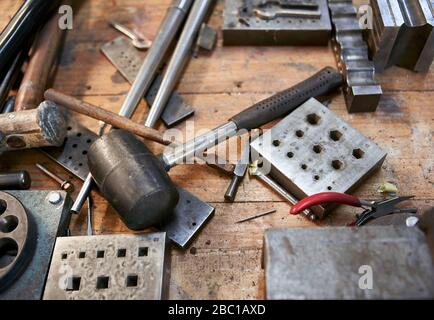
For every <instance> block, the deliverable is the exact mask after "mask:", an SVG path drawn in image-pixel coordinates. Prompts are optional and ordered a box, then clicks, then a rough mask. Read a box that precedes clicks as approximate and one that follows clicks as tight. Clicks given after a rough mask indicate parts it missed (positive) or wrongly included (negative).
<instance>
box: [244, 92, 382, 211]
mask: <svg viewBox="0 0 434 320" xmlns="http://www.w3.org/2000/svg"><path fill="white" fill-rule="evenodd" d="M251 147H252V149H253V150H254V151H255V152H256V153H258V154H259V155H260V157H262V163H263V166H262V169H261V171H263V172H265V171H266V170H268V169H269V171H270V175H271V176H272V177H273V178H274V179H275V180H276V181H277V182H278V183H279V184H280V185H281V186H282V187H284V188H285V189H286V190H288V191H289V192H290V193H291V194H293V195H294V196H295V197H296V198H297V199H299V200H300V199H303V198H304V197H306V196H312V195H314V194H317V193H320V192H327V191H333V192H341V193H346V192H351V191H352V190H353V189H354V188H356V187H357V186H358V184H360V183H361V182H362V181H363V180H364V179H365V178H367V177H368V176H369V175H370V174H371V173H372V172H373V171H374V170H375V169H376V168H379V167H381V164H382V163H383V161H384V159H385V157H386V153H385V152H384V151H383V150H382V149H381V148H380V147H379V146H378V145H377V144H376V143H374V142H373V141H372V140H370V139H368V138H367V137H365V136H364V135H363V134H361V133H360V132H359V131H357V130H356V129H354V128H353V127H351V126H350V125H349V124H348V123H346V122H345V121H343V120H342V119H341V118H339V117H338V116H337V115H336V114H335V113H333V112H332V111H330V110H329V109H328V108H327V107H325V106H324V105H323V104H321V103H320V102H319V101H318V100H316V99H314V98H312V99H310V100H308V101H307V102H306V103H304V104H302V105H301V106H300V107H298V108H297V109H296V110H295V111H293V112H292V113H291V114H290V115H288V116H287V117H285V118H284V119H283V120H281V121H280V122H279V123H278V124H277V125H275V126H274V127H273V128H271V130H269V131H268V132H266V133H265V134H264V135H262V136H260V137H259V138H257V139H256V140H255V141H253V142H252V143H251ZM253 156H254V155H253V154H252V157H253ZM253 160H255V159H253ZM266 173H268V172H266ZM318 208H319V206H315V207H314V208H312V209H313V210H314V212H315V213H316V214H317V216H318V217H319V218H323V217H324V214H325V213H327V211H326V212H324V211H323V210H322V211H320V210H318ZM324 208H326V209H330V208H331V207H330V206H326V207H324Z"/></svg>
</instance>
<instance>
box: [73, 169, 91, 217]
mask: <svg viewBox="0 0 434 320" xmlns="http://www.w3.org/2000/svg"><path fill="white" fill-rule="evenodd" d="M93 184H94V182H93V178H92V175H91V174H90V173H89V175H88V176H87V178H86V180H85V181H84V182H83V186H82V187H81V190H80V192H79V193H78V195H77V198H76V199H75V201H74V204H73V205H72V208H71V212H72V213H75V214H79V213H80V211H81V208H83V205H84V203H85V202H86V199H87V198H88V197H89V194H90V191H91V190H92V187H93Z"/></svg>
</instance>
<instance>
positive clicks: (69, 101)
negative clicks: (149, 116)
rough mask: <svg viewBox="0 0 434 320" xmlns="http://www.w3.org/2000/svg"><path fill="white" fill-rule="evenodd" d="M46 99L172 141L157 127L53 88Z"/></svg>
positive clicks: (146, 135) (145, 135)
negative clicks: (143, 123)
mask: <svg viewBox="0 0 434 320" xmlns="http://www.w3.org/2000/svg"><path fill="white" fill-rule="evenodd" d="M44 97H45V99H47V100H50V101H53V102H55V103H57V104H58V105H60V106H63V107H65V108H68V109H70V110H73V111H75V112H78V113H81V114H84V115H86V116H88V117H91V118H94V119H97V120H100V121H103V122H105V123H107V124H109V125H111V126H113V127H116V128H119V129H124V130H127V131H130V132H132V133H134V134H135V135H138V136H140V137H143V138H146V139H149V140H152V141H155V142H158V143H161V144H164V145H169V144H170V143H171V141H168V140H165V139H164V138H163V134H162V133H161V132H159V131H157V130H155V129H151V128H148V127H146V126H144V125H141V124H138V123H135V122H134V121H132V120H130V119H128V118H126V117H122V116H119V115H117V114H115V113H113V112H110V111H107V110H105V109H102V108H100V107H97V106H94V105H91V104H89V103H86V102H84V101H81V100H78V99H76V98H74V97H71V96H67V95H65V94H63V93H60V92H58V91H56V90H53V89H48V90H47V91H45V94H44Z"/></svg>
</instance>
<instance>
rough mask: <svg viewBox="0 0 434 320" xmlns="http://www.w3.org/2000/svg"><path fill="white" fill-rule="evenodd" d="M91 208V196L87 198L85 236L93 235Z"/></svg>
mask: <svg viewBox="0 0 434 320" xmlns="http://www.w3.org/2000/svg"><path fill="white" fill-rule="evenodd" d="M92 206H93V201H92V198H91V196H89V197H87V235H88V236H91V235H93V223H92V209H93V208H92Z"/></svg>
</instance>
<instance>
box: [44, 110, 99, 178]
mask: <svg viewBox="0 0 434 320" xmlns="http://www.w3.org/2000/svg"><path fill="white" fill-rule="evenodd" d="M96 139H98V135H97V134H96V133H94V132H92V131H90V130H89V129H87V128H86V127H84V126H82V125H81V124H79V123H78V122H77V121H75V120H73V119H72V118H71V117H70V119H68V128H67V133H66V139H65V142H64V143H63V146H61V147H48V148H42V149H41V151H42V152H43V153H45V154H46V155H47V156H48V157H50V158H51V159H52V160H53V161H55V162H57V163H58V164H60V165H61V166H62V167H63V168H65V169H66V170H68V171H69V172H70V173H72V174H74V175H75V176H77V177H78V178H80V179H81V180H83V181H84V180H85V179H86V177H87V175H88V174H89V167H88V165H87V152H88V150H89V147H90V145H91V144H92V143H93V142H94V141H95V140H96Z"/></svg>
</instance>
